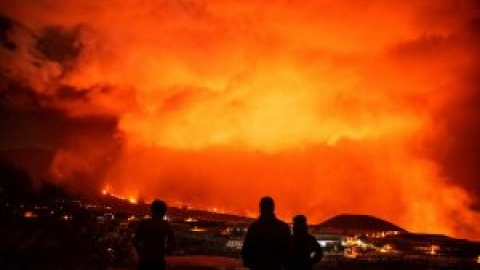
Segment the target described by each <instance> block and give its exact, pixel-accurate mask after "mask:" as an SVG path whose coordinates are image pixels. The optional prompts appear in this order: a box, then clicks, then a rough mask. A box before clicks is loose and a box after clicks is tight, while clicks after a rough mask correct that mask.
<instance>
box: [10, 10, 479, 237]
mask: <svg viewBox="0 0 480 270" xmlns="http://www.w3.org/2000/svg"><path fill="white" fill-rule="evenodd" d="M58 2H59V3H56V4H52V3H53V2H52V1H50V0H38V1H31V3H30V2H29V4H28V5H29V8H28V9H27V8H24V7H23V6H22V5H23V4H25V2H23V1H21V2H19V3H16V2H15V1H14V2H13V3H9V7H8V14H9V15H10V16H13V17H14V18H17V19H18V20H19V21H22V22H23V23H25V24H26V25H30V26H31V27H32V28H34V29H37V28H41V27H42V26H48V25H62V26H64V27H65V28H66V29H71V28H72V27H74V26H77V25H80V26H82V27H84V28H82V27H80V28H79V29H80V30H78V31H79V36H78V42H80V43H81V44H82V45H83V48H84V50H83V51H82V54H81V55H80V56H79V58H78V60H76V61H75V63H72V66H73V68H70V69H66V68H65V71H64V72H62V71H63V70H62V67H63V66H61V65H59V64H58V63H56V62H49V63H48V64H49V65H47V64H45V65H44V66H42V68H36V69H28V70H26V71H25V72H24V73H26V74H28V76H26V75H25V78H26V80H27V79H28V80H27V81H28V83H29V84H31V85H32V87H35V89H36V90H37V91H38V92H39V93H41V94H42V95H44V96H48V97H50V96H52V98H51V101H50V102H51V104H50V103H49V105H50V106H53V107H55V108H56V109H59V110H62V111H64V112H65V113H66V114H67V115H68V116H69V117H72V118H82V117H85V118H88V117H107V118H108V117H110V118H113V119H114V120H115V123H116V125H117V126H116V131H115V134H112V136H110V137H107V139H105V138H104V139H103V140H102V142H96V141H92V140H88V138H89V137H87V139H85V138H83V137H82V136H81V135H78V138H77V137H75V138H72V139H71V140H72V141H73V143H71V144H72V145H73V146H70V147H66V148H67V149H60V150H59V151H57V153H56V156H55V159H54V161H53V163H52V174H53V175H54V176H55V177H56V179H59V181H65V183H67V184H68V185H71V186H73V187H75V185H86V184H85V182H83V181H80V180H78V181H76V182H74V181H73V180H72V179H79V178H78V177H77V175H80V176H83V175H89V176H91V175H93V176H92V179H94V180H92V182H95V183H96V182H100V183H98V186H97V187H96V188H97V189H96V192H98V190H100V189H102V187H104V186H106V185H107V184H108V185H110V187H111V188H108V189H106V188H103V189H102V190H103V191H102V193H103V194H111V195H112V196H116V197H119V198H124V199H126V200H129V201H130V202H132V203H136V202H137V200H139V198H142V199H143V198H145V199H146V201H150V200H152V199H154V198H161V199H164V200H166V201H167V202H168V203H169V204H171V205H176V206H184V205H188V206H193V207H194V208H201V209H210V210H213V211H221V212H230V213H237V214H242V215H248V216H256V215H257V210H258V200H259V198H260V197H261V196H264V195H270V196H272V197H273V198H274V199H275V200H276V211H277V214H278V215H279V216H280V217H281V218H283V219H285V220H290V219H291V217H292V216H293V215H294V214H298V213H304V214H306V215H307V216H308V219H309V223H317V222H320V221H323V220H325V219H326V218H328V217H330V216H332V215H335V214H339V213H366V214H372V215H376V216H379V217H381V218H384V219H387V220H389V221H391V222H394V223H396V224H398V225H400V226H402V227H405V228H406V229H408V230H412V231H417V232H430V233H445V234H449V235H454V236H463V237H471V238H480V231H479V228H478V226H477V225H478V220H479V218H480V217H479V214H478V212H475V211H472V210H471V209H470V206H471V203H472V199H471V198H470V197H469V195H468V193H467V192H466V191H465V190H464V189H462V188H460V187H459V186H457V185H455V184H454V183H455V179H449V178H448V176H447V175H446V173H445V168H443V167H442V165H441V164H440V163H439V162H438V160H437V156H439V155H440V154H441V153H439V152H440V150H438V149H443V148H441V147H438V146H442V147H443V146H444V145H445V148H448V144H449V142H451V141H452V140H453V139H452V137H451V134H449V133H448V131H447V130H446V129H445V123H446V121H448V117H450V116H451V115H452V114H453V113H454V112H453V110H452V111H450V108H452V104H454V103H455V101H456V100H458V99H460V98H462V96H461V94H460V93H464V92H466V91H469V89H470V88H469V87H470V86H469V85H468V83H467V82H466V81H465V80H466V79H465V77H467V75H465V74H470V73H468V72H469V71H470V72H471V70H472V69H473V68H474V67H475V65H476V61H477V60H476V59H478V47H477V46H475V45H476V43H474V41H473V39H475V38H474V37H475V35H473V34H471V33H470V32H468V31H470V30H468V29H469V25H470V23H471V21H472V20H473V18H474V17H475V16H476V13H475V11H474V10H476V9H475V7H476V6H474V5H475V4H474V1H469V0H465V1H457V0H445V1H438V0H425V1H403V0H392V1H382V0H369V1H363V0H349V1H334V0H319V1H287V0H278V1H277V0H275V1H261V0H253V1H241V0H225V1H223V0H222V1H211V0H206V1H200V0H191V1H173V0H172V1H170V0H161V1H140V2H141V3H139V2H137V1H123V0H113V1H58ZM60 2H62V3H60ZM300 2H301V3H300ZM52 6H54V7H55V8H53V9H52ZM112 22H114V23H112ZM25 61H26V60H25ZM15 63H16V62H15ZM16 64H18V65H20V63H16ZM37 73H38V74H37ZM22 74H23V73H22ZM58 74H61V75H58ZM50 78H54V79H50ZM52 81H53V82H52ZM60 83H61V84H64V85H67V86H69V87H72V88H74V89H80V90H81V91H85V92H86V94H85V97H82V98H81V99H78V100H76V99H73V98H71V99H61V98H56V97H57V96H61V95H60V94H61V92H60V90H57V89H51V87H53V86H51V85H57V84H60ZM477 88H478V87H477ZM82 93H83V92H82ZM102 138H103V137H102ZM105 142H115V145H120V147H118V148H114V147H112V146H110V145H108V144H106V143H105ZM112 149H113V150H112ZM106 153H108V154H106ZM112 179H113V180H112ZM452 217H454V218H452Z"/></svg>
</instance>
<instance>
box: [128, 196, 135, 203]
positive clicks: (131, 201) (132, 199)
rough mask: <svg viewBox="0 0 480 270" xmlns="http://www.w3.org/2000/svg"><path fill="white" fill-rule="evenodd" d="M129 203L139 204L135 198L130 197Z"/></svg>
mask: <svg viewBox="0 0 480 270" xmlns="http://www.w3.org/2000/svg"><path fill="white" fill-rule="evenodd" d="M128 201H129V202H130V203H132V204H136V203H137V199H135V198H133V197H130V198H129V199H128Z"/></svg>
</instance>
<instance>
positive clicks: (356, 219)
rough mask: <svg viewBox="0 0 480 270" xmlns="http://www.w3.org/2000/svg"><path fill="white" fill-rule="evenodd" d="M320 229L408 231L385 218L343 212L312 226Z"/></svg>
mask: <svg viewBox="0 0 480 270" xmlns="http://www.w3.org/2000/svg"><path fill="white" fill-rule="evenodd" d="M312 227H313V228H315V229H318V230H332V231H343V232H349V231H356V232H361V231H365V232H369V231H399V232H406V230H405V229H403V228H400V227H399V226H397V225H395V224H393V223H390V222H388V221H385V220H383V219H380V218H377V217H373V216H369V215H356V214H342V215H337V216H334V217H332V218H330V219H328V220H326V221H324V222H322V223H320V224H318V225H315V226H312Z"/></svg>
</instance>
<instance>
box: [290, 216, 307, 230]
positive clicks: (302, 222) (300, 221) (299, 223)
mask: <svg viewBox="0 0 480 270" xmlns="http://www.w3.org/2000/svg"><path fill="white" fill-rule="evenodd" d="M293 233H294V234H305V233H308V227H307V217H305V216H304V215H296V216H295V217H293Z"/></svg>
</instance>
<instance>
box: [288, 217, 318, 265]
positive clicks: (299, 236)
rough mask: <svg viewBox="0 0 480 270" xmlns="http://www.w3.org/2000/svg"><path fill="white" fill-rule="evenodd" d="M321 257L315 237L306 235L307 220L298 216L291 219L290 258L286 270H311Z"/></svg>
mask: <svg viewBox="0 0 480 270" xmlns="http://www.w3.org/2000/svg"><path fill="white" fill-rule="evenodd" d="M322 257H323V251H322V248H321V247H320V245H319V244H318V242H317V240H316V239H315V237H313V236H312V235H310V234H309V233H308V227H307V218H306V217H305V216H304V215H298V216H295V217H294V218H293V236H292V246H291V257H290V262H289V267H288V269H292V270H293V269H295V270H312V269H313V266H314V264H316V263H317V262H319V261H320V260H321V259H322Z"/></svg>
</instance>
